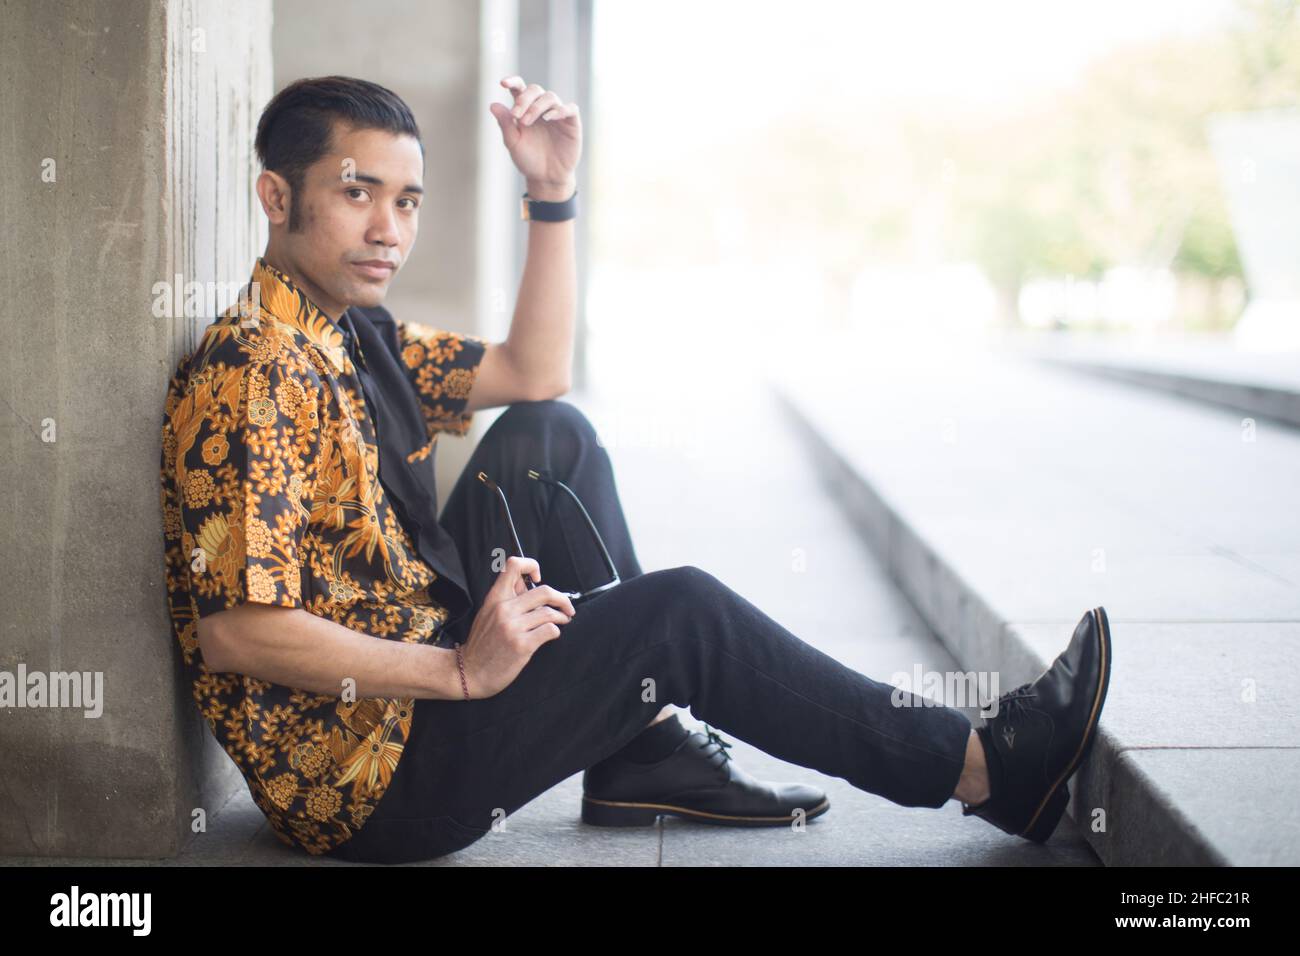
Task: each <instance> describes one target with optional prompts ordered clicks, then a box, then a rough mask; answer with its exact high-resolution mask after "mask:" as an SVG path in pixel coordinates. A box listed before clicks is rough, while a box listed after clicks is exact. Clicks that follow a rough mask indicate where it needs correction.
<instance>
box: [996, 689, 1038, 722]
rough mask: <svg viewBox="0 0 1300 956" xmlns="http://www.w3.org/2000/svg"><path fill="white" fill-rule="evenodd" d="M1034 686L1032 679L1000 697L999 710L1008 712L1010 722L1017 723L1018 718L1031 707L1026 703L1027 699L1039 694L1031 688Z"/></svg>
mask: <svg viewBox="0 0 1300 956" xmlns="http://www.w3.org/2000/svg"><path fill="white" fill-rule="evenodd" d="M1032 686H1033V682H1032V681H1031V682H1030V683H1028V684H1021V685H1020V686H1019V687H1017V688H1016V689H1015V690H1011V691H1007V692H1006V693H1005V694H1003V695H1002V696H1001V697H999V698H998V711H999V712H1000V713H1001V712H1005V713H1006V715H1007V721H1008V722H1009V723H1015V722H1016V719H1017V718H1019V717H1022V716H1023V715H1024V713H1025V711H1027V710H1028V709H1029V705H1028V704H1027V703H1026V701H1027V700H1029V699H1031V698H1034V697H1037V696H1038V695H1037V694H1036V693H1034V692H1033V691H1031V690H1030V689H1029V688H1030V687H1032Z"/></svg>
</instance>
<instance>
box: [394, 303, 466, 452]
mask: <svg viewBox="0 0 1300 956" xmlns="http://www.w3.org/2000/svg"><path fill="white" fill-rule="evenodd" d="M397 337H398V345H399V346H400V348H401V357H402V367H403V369H404V370H405V372H406V375H407V377H408V378H409V379H410V380H411V384H412V385H413V386H414V387H415V392H416V395H417V396H418V397H419V399H420V407H421V410H422V411H423V412H424V422H425V426H426V427H427V428H428V431H429V437H430V438H433V437H434V435H435V434H436V433H437V432H450V433H451V434H453V435H463V434H465V433H466V432H467V431H469V426H470V423H471V422H472V421H473V420H474V413H473V412H466V411H465V405H466V403H467V402H468V400H469V393H470V389H472V388H473V387H474V380H475V378H477V376H478V371H479V367H480V365H481V364H482V362H483V355H484V354H485V353H486V352H487V346H488V341H487V339H484V338H480V337H479V336H476V335H467V334H463V333H460V332H448V331H444V330H442V329H434V328H430V327H429V326H427V325H421V324H419V323H418V322H401V321H398V322H397Z"/></svg>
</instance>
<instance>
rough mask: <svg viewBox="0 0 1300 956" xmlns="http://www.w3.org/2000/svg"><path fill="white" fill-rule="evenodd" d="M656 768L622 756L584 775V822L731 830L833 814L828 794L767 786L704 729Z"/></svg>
mask: <svg viewBox="0 0 1300 956" xmlns="http://www.w3.org/2000/svg"><path fill="white" fill-rule="evenodd" d="M704 726H705V729H706V730H707V731H708V733H700V732H699V731H694V732H692V733H691V734H689V735H688V736H686V737H684V738H683V739H682V742H681V743H680V744H679V745H678V746H677V749H676V750H674V751H673V752H672V753H671V754H669V755H668V756H667V757H665V758H664V759H663V760H660V761H659V762H658V763H635V762H633V761H630V760H627V759H625V758H622V757H620V756H619V755H618V754H617V753H615V754H614V755H612V756H610V757H607V758H606V759H604V760H602V761H601V762H600V763H598V764H594V765H593V766H591V767H590V768H589V769H588V770H587V772H586V773H584V774H583V775H582V790H583V793H582V822H583V823H590V824H593V825H595V826H598V827H638V826H651V825H653V824H654V822H655V821H656V820H657V819H658V817H659V815H660V814H667V815H671V816H677V817H684V818H686V819H688V820H698V821H699V822H700V823H712V824H715V825H718V826H727V827H772V826H789V825H790V824H791V822H792V821H793V820H794V818H795V811H796V810H799V809H802V810H803V811H804V813H805V816H804V819H805V820H811V819H812V818H813V817H818V816H821V815H822V814H823V813H825V812H826V811H827V810H829V809H830V807H831V804H830V801H829V800H828V799H827V798H826V794H825V793H823V792H822V791H821V790H818V789H817V788H816V787H810V786H806V785H804V784H800V783H788V784H780V783H763V782H762V781H760V780H755V779H754V778H753V777H751V776H750V775H749V774H747V773H745V771H744V770H742V769H740V767H739V766H737V765H736V761H735V760H734V759H733V758H732V756H731V754H729V753H727V748H728V747H730V746H731V744H730V743H728V742H727V741H725V740H723V739H722V738H721V737H719V736H718V734H717V732H716V731H715V730H713V728H711V727H709V725H708V724H705V725H704Z"/></svg>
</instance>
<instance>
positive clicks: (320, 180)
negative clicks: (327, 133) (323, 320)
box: [272, 123, 424, 316]
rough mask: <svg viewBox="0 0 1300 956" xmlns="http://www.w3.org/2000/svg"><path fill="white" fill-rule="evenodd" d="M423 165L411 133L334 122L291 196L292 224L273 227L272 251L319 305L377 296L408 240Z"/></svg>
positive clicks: (331, 308) (370, 302) (337, 310)
mask: <svg viewBox="0 0 1300 956" xmlns="http://www.w3.org/2000/svg"><path fill="white" fill-rule="evenodd" d="M423 166H424V159H423V156H422V154H421V150H420V144H419V142H417V141H416V139H415V138H414V137H413V136H406V135H399V134H395V133H389V132H387V131H383V130H372V129H369V130H356V129H352V128H350V127H348V126H345V125H342V124H339V123H336V124H335V126H334V136H333V143H332V144H331V150H330V152H329V153H328V154H327V155H325V156H323V157H322V158H321V159H320V160H318V161H317V162H316V163H315V164H313V165H312V166H311V167H310V168H309V169H308V170H307V172H306V175H305V176H304V178H303V184H302V189H301V195H292V196H291V197H290V200H289V201H290V202H291V203H293V204H296V205H299V204H300V205H299V208H298V212H299V217H300V218H299V227H298V229H297V230H296V231H294V232H290V231H289V229H288V223H287V221H282V222H280V223H278V224H273V227H272V228H273V235H272V245H273V247H274V249H275V252H276V255H277V257H279V258H281V259H283V260H285V264H286V265H287V266H288V267H289V268H290V270H291V274H293V275H295V278H297V279H298V281H300V282H301V283H302V285H303V287H304V288H303V291H304V292H306V293H307V294H308V296H309V297H311V299H312V300H313V301H314V302H315V303H316V304H317V305H318V306H319V307H320V308H322V309H324V310H325V311H326V312H328V313H330V314H332V315H335V316H337V315H339V314H341V313H342V312H343V311H344V310H345V309H347V308H348V306H352V305H360V306H374V305H379V304H380V303H381V302H383V300H384V296H385V295H387V294H388V284H389V283H390V282H392V281H393V276H395V275H396V274H397V270H398V269H400V268H401V267H402V263H404V262H405V261H406V257H407V256H408V255H409V254H410V251H411V247H412V246H413V245H414V244H415V236H416V232H417V231H418V228H419V206H420V203H421V201H422V199H423V195H422V186H423V178H424V171H423ZM385 264H387V265H389V266H391V268H385V267H384V265H385Z"/></svg>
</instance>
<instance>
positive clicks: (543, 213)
mask: <svg viewBox="0 0 1300 956" xmlns="http://www.w3.org/2000/svg"><path fill="white" fill-rule="evenodd" d="M577 215H578V190H577V189H574V190H573V195H572V196H570V197H569V198H568V199H565V200H562V201H560V202H548V201H547V200H545V199H533V198H532V197H530V196H529V195H528V193H524V195H523V198H522V199H521V200H520V201H519V218H520V219H523V220H525V221H527V222H564V221H565V220H566V219H574V218H576V217H577Z"/></svg>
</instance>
